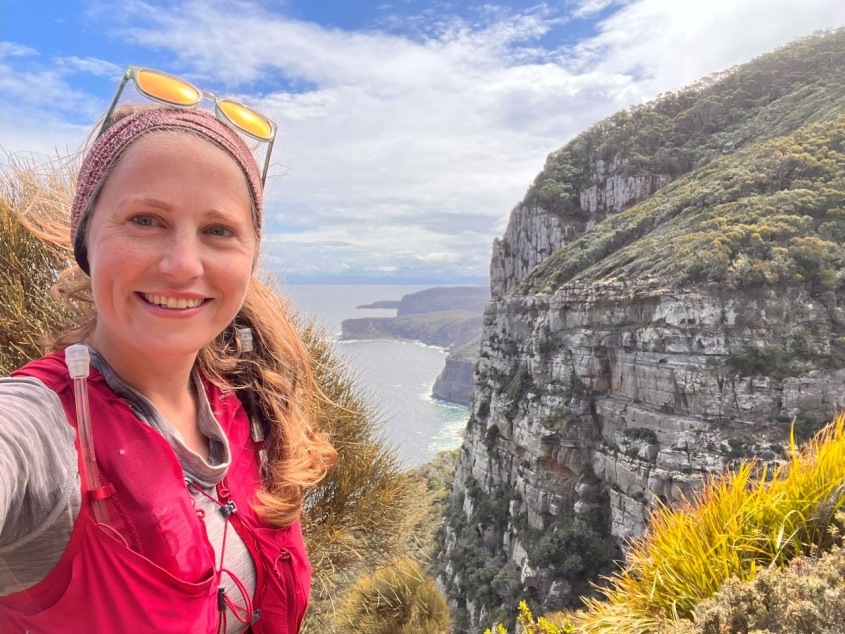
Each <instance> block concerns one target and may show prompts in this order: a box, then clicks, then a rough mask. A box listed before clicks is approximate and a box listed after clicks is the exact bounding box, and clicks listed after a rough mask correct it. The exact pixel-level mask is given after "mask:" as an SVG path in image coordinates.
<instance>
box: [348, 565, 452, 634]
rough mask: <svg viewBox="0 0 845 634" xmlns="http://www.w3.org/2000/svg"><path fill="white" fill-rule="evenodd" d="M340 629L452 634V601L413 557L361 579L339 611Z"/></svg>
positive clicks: (363, 633) (366, 632) (367, 632)
mask: <svg viewBox="0 0 845 634" xmlns="http://www.w3.org/2000/svg"><path fill="white" fill-rule="evenodd" d="M338 620H339V621H342V622H345V627H344V625H343V624H340V625H339V626H338V631H342V632H356V633H357V634H418V633H420V632H425V633H426V634H448V633H449V631H450V627H451V617H450V615H449V605H448V603H447V602H446V599H445V597H444V596H443V595H442V594H441V593H440V591H439V590H438V589H437V586H436V585H435V583H434V579H432V578H431V577H429V576H427V575H425V574H424V573H423V570H422V569H421V567H420V565H419V563H418V562H417V561H415V560H414V559H411V558H403V559H398V560H396V561H393V562H392V563H391V564H389V565H387V566H384V567H382V568H380V569H378V570H376V572H374V573H373V574H372V575H369V576H364V577H361V578H359V579H358V581H357V582H356V583H355V585H354V586H353V587H352V589H351V591H350V592H349V593H348V594H347V595H346V600H345V602H344V604H343V607H342V608H341V610H340V612H339V614H338Z"/></svg>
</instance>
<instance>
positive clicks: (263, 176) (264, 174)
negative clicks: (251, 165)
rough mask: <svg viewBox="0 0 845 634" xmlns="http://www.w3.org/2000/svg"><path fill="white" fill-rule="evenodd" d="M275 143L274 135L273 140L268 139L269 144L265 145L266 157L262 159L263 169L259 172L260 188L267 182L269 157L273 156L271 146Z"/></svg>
mask: <svg viewBox="0 0 845 634" xmlns="http://www.w3.org/2000/svg"><path fill="white" fill-rule="evenodd" d="M275 143H276V135H275V134H274V135H273V138H272V139H270V142H269V144H268V145H267V156H266V157H265V158H264V169H263V170H261V186H262V187H263V186H264V185H265V184H266V182H267V170H268V169H269V167H270V157H271V156H272V155H273V145H274V144H275Z"/></svg>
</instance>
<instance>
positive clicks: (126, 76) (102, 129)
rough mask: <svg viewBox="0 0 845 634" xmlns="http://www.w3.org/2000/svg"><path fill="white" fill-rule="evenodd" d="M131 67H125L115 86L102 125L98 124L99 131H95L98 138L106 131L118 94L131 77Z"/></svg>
mask: <svg viewBox="0 0 845 634" xmlns="http://www.w3.org/2000/svg"><path fill="white" fill-rule="evenodd" d="M132 72H133V71H132V69H131V68H127V69H126V72H125V73H123V79H122V80H121V81H120V85H119V86H118V87H117V92H116V93H114V99H112V101H111V105H110V106H109V111H108V112H107V113H106V116H105V117H104V118H103V125H101V126H100V131H99V132H98V133H97V138H98V139H99V138H100V137H101V136H102V135H103V132H105V131H106V124H108V122H109V119H111V116H112V114H114V109H115V107H117V100H118V99H120V94H121V93H122V92H123V89H124V87H125V86H126V82H128V81H129V79H130V78H131V77H132Z"/></svg>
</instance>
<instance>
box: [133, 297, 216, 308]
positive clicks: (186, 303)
mask: <svg viewBox="0 0 845 634" xmlns="http://www.w3.org/2000/svg"><path fill="white" fill-rule="evenodd" d="M139 294H140V295H141V297H143V298H144V301H146V302H147V303H148V304H153V305H154V306H161V307H162V308H169V309H171V310H184V309H186V308H196V307H197V306H199V305H201V304H203V303H204V302H205V301H206V300H205V299H204V298H201V297H200V298H186V297H168V296H167V295H155V294H152V293H139Z"/></svg>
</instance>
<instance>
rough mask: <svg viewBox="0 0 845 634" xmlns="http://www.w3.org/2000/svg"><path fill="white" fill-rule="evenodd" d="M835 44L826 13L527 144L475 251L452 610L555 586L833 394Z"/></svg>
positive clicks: (839, 272) (480, 623)
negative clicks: (736, 60)
mask: <svg viewBox="0 0 845 634" xmlns="http://www.w3.org/2000/svg"><path fill="white" fill-rule="evenodd" d="M843 62H845V32H841V31H840V32H836V33H831V34H826V35H824V36H819V37H816V38H809V39H807V40H803V41H801V42H798V43H796V44H794V45H792V46H791V47H786V48H785V49H783V50H781V51H778V52H776V53H774V54H771V55H769V56H764V57H763V58H760V59H759V60H755V62H752V63H751V64H748V65H747V66H745V67H741V68H739V69H737V70H735V71H733V72H731V73H729V74H727V75H726V76H721V77H716V78H712V79H711V80H708V81H705V82H703V83H701V84H699V85H697V86H695V87H692V88H690V89H688V90H687V91H682V92H681V93H677V94H672V95H669V96H665V97H664V98H662V99H661V100H658V101H657V102H653V103H652V104H646V105H645V106H642V107H637V108H635V109H632V110H631V111H626V112H624V113H620V114H618V115H614V117H612V118H611V119H610V120H608V121H606V122H602V123H601V124H598V125H597V126H596V127H595V128H593V129H591V130H590V131H588V132H587V133H585V134H584V135H581V136H580V137H578V138H576V139H575V140H573V141H572V142H571V143H570V144H568V145H567V146H566V147H565V148H563V149H562V150H560V151H558V152H556V153H554V154H553V155H551V156H550V157H549V159H548V161H547V164H546V168H544V171H543V172H542V173H541V174H540V175H539V176H538V178H537V180H536V181H535V183H534V185H533V186H532V188H531V189H530V190H529V193H528V195H527V196H526V199H525V200H524V201H523V202H522V203H520V204H519V205H517V207H516V208H515V209H514V211H513V213H512V215H511V219H510V223H509V225H508V229H507V231H506V233H505V236H504V237H503V239H502V240H501V241H497V243H496V244H495V245H494V249H493V259H492V262H491V288H492V290H493V294H494V297H493V299H492V300H491V302H490V304H489V305H488V307H487V309H486V311H485V315H484V330H483V333H482V341H481V353H480V359H479V361H478V364H477V366H476V374H475V395H474V398H473V404H472V410H471V418H470V421H469V424H468V426H467V431H466V434H465V437H464V443H463V447H462V449H461V454H460V460H459V465H458V471H457V474H456V480H455V485H454V489H453V495H452V502H453V506H452V510H451V512H450V515H449V517H448V520H447V525H446V528H445V530H444V532H443V536H442V537H443V548H442V552H441V563H442V574H441V577H440V580H441V583H442V584H443V586H444V587H445V589H446V590H447V592H448V594H449V596H450V598H451V600H452V603H453V607H454V608H455V614H456V622H457V625H458V631H463V632H480V631H482V629H483V627H485V626H489V625H490V624H492V623H493V622H495V621H497V620H505V621H507V619H508V615H509V614H510V612H509V611H508V609H507V608H508V606H511V605H512V604H513V602H514V600H515V599H516V598H521V597H526V598H528V599H529V601H530V602H532V603H533V604H534V605H535V606H536V607H538V608H540V609H541V610H548V609H556V608H560V607H565V606H577V605H578V603H579V596H581V595H584V594H587V593H590V592H591V590H590V586H589V582H590V581H594V580H596V578H597V576H598V575H599V574H602V573H603V572H607V571H608V570H610V569H611V568H612V567H613V565H614V563H613V562H614V560H618V559H621V558H622V556H623V553H624V549H625V545H626V540H628V539H629V538H633V537H637V536H640V535H642V534H643V532H644V531H645V530H646V518H647V515H648V512H649V510H650V509H651V508H653V507H654V506H655V505H656V504H657V503H658V502H665V503H673V502H675V501H677V500H678V499H680V496H682V495H690V494H691V493H693V492H694V491H696V490H697V489H698V488H699V487H700V485H701V482H702V479H703V478H705V477H707V475H708V474H712V473H717V472H720V471H722V470H724V469H725V468H726V467H729V466H730V465H731V464H732V463H733V462H734V461H737V460H739V459H742V458H745V457H749V456H756V457H758V458H759V459H760V460H761V461H763V462H766V461H770V462H773V461H777V460H778V459H779V458H780V457H781V456H782V454H783V452H784V446H785V441H786V440H787V438H788V434H789V427H790V423H791V422H792V421H793V419H794V420H795V428H796V433H797V435H798V436H799V438H800V437H807V436H808V435H809V434H810V433H812V431H813V430H814V429H816V428H818V427H819V426H820V425H821V424H823V422H825V421H826V420H828V419H829V418H830V416H831V414H832V413H833V410H834V406H835V404H836V403H842V402H845V369H843V368H845V312H843V310H842V306H843V302H845V259H844V258H843V249H842V245H843V243H845V211H842V210H843V208H845V181H843V178H842V174H843V173H845V118H838V119H837V115H838V114H839V113H841V112H845V85H843V79H842V76H841V73H840V72H839V71H838V70H837V68H838V67H839V65H840V64H841V63H843ZM760 91H763V93H765V94H761V93H760ZM743 104H744V105H743ZM819 121H821V122H826V123H818V124H816V125H810V126H805V124H807V123H810V122H819ZM802 126H805V127H802ZM620 130H623V132H620ZM649 130H651V131H652V132H653V134H652V135H648V134H646V132H648V131H649ZM655 137H656V138H658V140H659V143H657V144H656V145H649V144H651V143H654V141H653V140H652V141H649V142H648V143H646V145H643V143H645V142H644V141H643V139H646V138H651V139H654V138H655ZM658 146H659V147H658Z"/></svg>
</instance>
